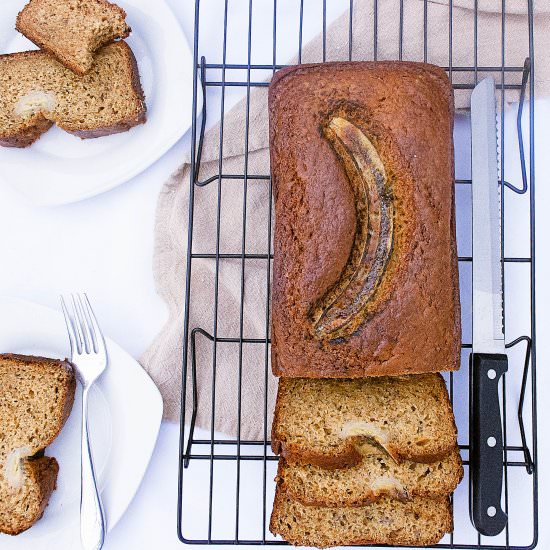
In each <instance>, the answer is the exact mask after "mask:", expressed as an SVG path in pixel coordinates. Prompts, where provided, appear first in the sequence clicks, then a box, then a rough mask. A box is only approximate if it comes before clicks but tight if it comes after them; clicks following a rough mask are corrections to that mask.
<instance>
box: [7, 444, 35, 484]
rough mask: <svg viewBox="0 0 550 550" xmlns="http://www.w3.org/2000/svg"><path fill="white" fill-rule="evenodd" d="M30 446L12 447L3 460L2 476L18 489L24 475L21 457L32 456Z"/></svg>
mask: <svg viewBox="0 0 550 550" xmlns="http://www.w3.org/2000/svg"><path fill="white" fill-rule="evenodd" d="M32 454H33V453H32V449H31V448H30V447H19V448H17V449H14V450H13V451H12V452H11V453H10V454H8V456H7V457H6V460H5V462H4V472H3V473H4V477H5V478H6V480H7V482H8V483H9V484H10V485H11V486H12V487H13V488H14V489H19V488H20V487H21V486H22V485H23V481H24V479H25V475H24V472H23V459H24V458H27V457H29V456H32Z"/></svg>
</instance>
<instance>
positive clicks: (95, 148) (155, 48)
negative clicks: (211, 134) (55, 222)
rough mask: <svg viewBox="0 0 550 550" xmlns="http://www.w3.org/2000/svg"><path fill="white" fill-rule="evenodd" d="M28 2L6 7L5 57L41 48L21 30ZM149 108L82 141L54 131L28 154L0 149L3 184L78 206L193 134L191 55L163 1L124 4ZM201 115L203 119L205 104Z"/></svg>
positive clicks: (45, 200) (1, 48)
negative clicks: (118, 130) (121, 127)
mask: <svg viewBox="0 0 550 550" xmlns="http://www.w3.org/2000/svg"><path fill="white" fill-rule="evenodd" d="M26 2H27V0H2V1H1V2H0V54H1V53H12V52H17V51H24V50H29V49H36V46H34V44H32V43H31V42H30V41H29V40H27V39H26V38H25V37H24V36H22V35H21V34H19V33H18V32H17V31H16V30H15V18H16V16H17V13H18V12H19V11H20V10H21V9H22V8H23V6H24V5H25V4H26ZM118 4H120V6H121V7H122V8H124V9H125V10H126V13H127V14H128V16H127V19H126V20H127V22H128V23H129V24H130V26H131V27H132V31H133V32H132V34H131V35H130V37H129V38H128V40H127V41H128V43H129V44H130V46H131V48H132V50H133V51H134V54H135V56H136V59H137V62H138V66H139V72H140V76H141V82H142V85H143V90H144V92H145V97H146V103H147V122H146V123H145V124H144V125H141V126H138V127H136V128H132V129H131V130H130V131H128V132H125V133H122V134H116V135H113V136H107V137H102V138H97V139H88V140H81V139H80V138H78V137H76V136H72V135H71V134H68V133H66V132H63V131H62V130H60V129H59V128H55V127H54V128H51V129H50V130H49V131H48V132H46V133H45V134H44V135H43V136H42V137H41V138H40V139H39V140H38V141H37V142H35V143H34V144H33V145H31V146H30V147H27V148H25V149H11V148H7V147H0V166H1V167H2V169H1V170H0V182H4V183H7V184H9V185H11V186H13V187H14V188H16V189H17V190H18V191H20V192H22V193H24V194H25V195H27V196H28V197H29V198H30V199H32V200H33V201H34V202H36V203H38V204H44V205H57V204H66V203H70V202H76V201H79V200H82V199H85V198H88V197H91V196H94V195H98V194H99V193H102V192H104V191H107V190H109V189H112V188H113V187H116V186H117V185H119V184H121V183H124V182H125V181H128V180H129V179H130V178H132V177H134V176H136V175H137V174H139V173H140V172H142V171H143V170H145V169H146V168H147V167H148V166H150V165H151V164H153V163H154V162H155V161H157V160H158V159H159V158H160V157H161V156H162V155H163V154H164V153H165V152H166V151H167V150H168V149H170V147H172V145H174V144H175V143H176V141H177V140H178V139H179V138H180V137H181V136H182V135H183V134H184V133H185V132H186V131H187V130H188V129H189V128H190V126H191V120H192V108H191V107H192V101H191V99H192V93H193V56H192V55H191V51H190V49H189V45H188V43H187V40H186V38H185V35H184V34H183V31H182V29H181V27H180V25H179V23H178V21H177V20H176V18H175V16H174V14H173V13H172V11H171V9H170V8H169V6H168V5H167V4H166V3H165V2H164V0H155V1H154V2H152V1H150V0H121V1H120V2H118ZM197 112H200V105H199V109H198V111H197Z"/></svg>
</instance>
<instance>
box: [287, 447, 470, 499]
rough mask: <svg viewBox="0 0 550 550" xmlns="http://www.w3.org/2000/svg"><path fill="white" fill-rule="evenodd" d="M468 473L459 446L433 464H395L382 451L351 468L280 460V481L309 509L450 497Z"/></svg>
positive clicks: (405, 462) (289, 492)
mask: <svg viewBox="0 0 550 550" xmlns="http://www.w3.org/2000/svg"><path fill="white" fill-rule="evenodd" d="M463 475H464V469H463V468H462V460H461V458H460V453H459V451H458V448H456V449H455V450H454V451H453V452H451V454H449V455H448V456H447V457H445V458H444V459H443V460H440V461H438V462H434V463H432V464H421V463H418V462H410V461H404V462H402V463H401V464H396V463H395V462H394V461H393V459H392V458H391V457H389V456H388V455H387V454H385V453H382V452H380V453H379V454H373V455H370V456H367V457H365V458H363V460H362V461H361V462H360V463H359V464H358V465H357V466H353V467H352V468H340V469H337V470H327V469H325V468H320V467H319V466H311V465H300V464H288V463H287V462H285V460H284V459H281V461H280V462H279V470H278V473H277V478H276V481H277V483H278V485H280V486H281V488H282V489H283V490H284V491H285V492H286V493H287V494H288V495H289V496H290V497H292V498H293V499H294V500H297V501H298V502H301V503H302V504H306V505H308V506H327V507H339V506H345V507H350V506H365V505H367V504H371V503H372V502H375V501H377V500H379V499H380V498H382V497H384V496H389V497H392V498H397V499H400V500H409V499H411V498H413V497H417V496H421V497H431V498H434V497H442V496H447V495H449V494H451V493H452V492H453V491H454V490H455V489H456V487H457V485H458V484H459V483H460V481H461V480H462V476H463Z"/></svg>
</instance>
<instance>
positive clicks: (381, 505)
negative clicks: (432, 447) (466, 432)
mask: <svg viewBox="0 0 550 550" xmlns="http://www.w3.org/2000/svg"><path fill="white" fill-rule="evenodd" d="M269 529H270V531H271V532H272V533H273V534H274V535H281V536H282V537H283V539H284V540H286V541H287V542H290V543H291V544H294V545H296V546H316V547H317V548H327V547H330V546H343V545H365V544H389V545H397V546H406V545H411V546H429V545H432V544H436V543H437V542H439V541H440V540H441V538H442V537H443V536H444V535H445V533H449V532H451V531H452V529H453V515H452V507H451V503H450V501H449V498H448V497H443V498H440V499H431V498H423V497H416V498H414V499H412V500H410V501H407V502H402V501H399V500H392V499H389V498H383V499H381V500H379V501H377V502H375V503H374V504H370V505H368V506H361V507H357V508H323V507H319V506H304V505H303V504H300V503H299V502H298V501H296V500H293V499H292V498H291V497H290V496H289V495H288V494H286V493H285V492H284V491H282V490H281V489H280V488H279V489H277V492H276V493H275V502H274V504H273V512H272V514H271V522H270V525H269Z"/></svg>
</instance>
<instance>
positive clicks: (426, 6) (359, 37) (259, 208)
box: [142, 0, 550, 440]
mask: <svg viewBox="0 0 550 550" xmlns="http://www.w3.org/2000/svg"><path fill="white" fill-rule="evenodd" d="M472 3H473V2H472V1H471V0H454V2H453V6H454V8H453V10H452V14H453V20H452V29H453V33H452V48H451V44H450V40H449V28H450V26H449V14H450V11H451V10H450V9H449V5H448V3H447V2H446V1H444V0H437V1H432V0H430V1H429V2H426V3H425V2H424V1H423V0H405V1H404V3H403V6H404V17H403V20H404V27H403V37H404V40H403V50H402V58H403V59H405V60H418V61H423V60H424V59H426V60H427V61H428V62H430V63H434V64H437V65H441V66H445V67H448V66H450V65H452V66H453V67H460V66H468V65H470V66H471V65H473V64H474V20H475V16H474V13H473V11H472V10H471V9H467V8H469V7H471V5H472ZM502 5H503V2H502V1H501V0H498V1H497V0H479V5H478V6H479V10H478V14H477V23H478V51H477V63H478V66H480V67H483V66H500V65H501V64H502V42H503V41H502V22H503V16H502V13H501V11H500V10H501V9H502ZM399 6H400V3H399V0H378V11H377V21H378V32H377V42H376V58H377V59H397V58H398V57H399V25H398V24H397V23H396V21H397V20H398V18H397V17H396V14H398V13H399V9H400V8H399ZM461 6H464V8H462V7H461ZM505 6H506V15H505V17H504V22H505V35H504V62H505V64H506V65H513V66H517V67H521V66H522V65H523V62H524V58H525V57H526V56H527V55H528V52H529V47H528V18H527V17H526V10H527V7H526V6H527V0H525V1H522V0H506V3H505ZM543 7H544V8H547V7H548V6H547V3H546V2H542V1H539V2H538V3H535V12H536V17H535V27H534V32H535V40H536V45H537V49H538V52H539V54H538V55H539V56H538V58H537V59H536V60H535V61H536V72H535V74H536V93H537V94H539V95H543V94H547V92H548V89H549V74H550V67H549V59H550V58H549V57H547V56H546V52H547V51H548V42H549V38H548V35H549V33H548V29H549V28H550V26H549V23H550V16H549V14H548V13H546V12H545V11H544V10H543V9H542V8H543ZM425 10H426V18H425V17H424V15H425ZM348 30H349V13H346V14H344V15H342V16H341V17H340V18H338V19H337V20H336V21H335V22H334V23H333V24H332V25H329V27H328V29H327V35H326V50H325V51H326V60H328V61H333V60H347V59H348V55H349V42H348V39H349V32H348ZM425 30H426V35H427V37H428V39H427V44H426V51H424V31H425ZM352 46H353V48H352V50H353V57H352V59H353V60H371V59H374V57H375V55H374V54H375V46H374V1H373V0H355V2H354V9H353V36H352ZM322 52H323V43H322V37H321V36H318V37H317V38H315V39H314V40H313V41H312V42H310V43H309V44H307V45H306V46H304V48H303V51H302V55H301V59H302V62H304V63H305V62H318V61H321V60H322ZM424 53H426V57H424ZM450 54H451V55H452V63H450V61H449V55H450ZM481 74H483V73H481ZM492 74H493V75H494V76H495V78H496V80H497V82H498V81H499V79H500V78H501V73H500V72H498V73H492ZM480 76H481V75H480ZM452 77H453V81H454V82H462V83H470V84H471V83H472V78H473V75H472V73H470V72H461V71H455V72H453V73H452ZM505 82H506V83H514V84H517V83H518V82H521V73H506V75H505ZM469 94H470V91H469V90H458V91H457V93H456V97H455V99H456V105H457V107H459V108H463V107H466V106H467V105H468V100H469ZM517 97H518V96H517V93H516V92H515V91H513V90H511V91H509V92H507V93H506V100H507V101H508V100H510V101H514V100H517ZM248 99H249V100H250V101H249V108H248V109H247V104H248V102H247V98H245V100H243V101H241V102H240V103H238V104H237V105H236V106H235V107H234V108H233V109H231V111H229V112H228V113H227V114H226V115H225V116H224V117H223V120H222V121H220V123H218V124H217V125H216V126H214V127H213V128H212V129H210V130H209V131H208V132H207V133H206V135H205V140H204V148H203V151H202V162H201V166H200V174H199V179H200V180H201V181H204V180H206V179H208V178H214V179H213V181H212V182H211V183H209V184H208V185H205V186H203V187H200V186H195V190H194V193H195V197H194V223H193V252H196V253H208V254H215V251H216V237H217V228H218V217H217V214H218V210H217V206H218V200H219V201H220V204H221V210H220V212H221V214H220V219H219V250H220V252H221V253H231V254H236V255H237V258H236V259H233V258H224V259H222V260H220V262H219V266H218V270H217V269H216V261H215V260H214V259H212V258H194V259H193V262H192V273H191V299H190V311H189V327H190V331H191V330H192V329H194V328H201V329H203V330H204V331H206V332H207V333H208V334H209V335H213V334H214V319H216V320H217V322H216V330H217V336H218V338H239V336H240V335H241V318H242V336H243V338H244V339H245V343H243V344H242V346H240V345H239V344H238V343H237V344H236V343H231V342H223V341H222V342H219V343H218V345H217V347H216V350H215V352H214V349H213V345H212V342H211V341H210V339H209V338H208V336H205V335H204V334H202V333H197V334H196V335H195V358H196V387H197V392H198V395H197V397H198V408H197V417H196V424H197V426H200V427H203V428H211V427H212V416H214V418H215V421H214V428H215V430H217V431H220V432H224V433H226V434H229V435H231V436H235V435H236V434H238V433H240V435H241V437H242V438H243V439H253V440H261V439H263V437H264V434H266V433H267V434H269V432H270V429H271V417H272V410H273V404H274V397H275V391H276V385H277V384H276V380H275V379H274V378H273V377H272V375H271V372H270V366H269V365H267V362H268V361H267V360H268V359H269V350H268V347H267V343H266V339H267V335H268V334H269V320H268V317H267V313H268V310H269V297H268V276H269V270H268V262H267V261H266V260H265V259H261V258H259V259H257V260H253V259H247V260H246V262H245V264H246V265H245V267H244V268H243V263H242V261H241V259H240V258H239V256H240V254H241V252H242V241H243V239H244V240H245V241H246V253H247V254H257V255H259V256H262V255H263V256H265V255H267V253H268V251H269V244H270V238H271V232H270V231H269V229H268V220H269V213H270V203H271V195H270V188H269V181H268V180H266V179H263V178H254V177H253V176H255V175H260V176H267V175H268V174H269V155H268V120H267V118H268V117H267V93H266V88H259V89H257V90H255V91H253V92H252V93H251V94H250V97H249V98H248ZM247 120H248V122H249V132H248V133H246V127H247V124H246V123H247ZM222 125H223V138H222V139H220V135H221V134H222V133H221V132H220V129H221V126H222ZM247 147H248V151H249V155H248V157H246V158H245V151H246V148H247ZM245 170H246V173H247V174H248V175H249V176H250V178H249V179H248V182H247V185H246V188H247V191H246V228H245V234H243V204H244V200H243V199H244V188H245V186H244V185H243V181H242V179H225V178H224V179H222V180H221V181H218V178H217V177H216V176H217V175H218V174H220V173H223V174H243V173H244V171H245ZM189 186H190V166H189V158H187V159H185V160H184V162H183V164H182V166H181V168H180V169H179V170H178V171H177V172H176V173H175V174H174V175H173V176H172V177H171V178H170V180H169V181H168V182H167V183H166V185H165V186H164V188H163V190H162V192H161V194H160V197H159V201H158V209H157V222H156V248H155V253H154V266H153V268H154V274H155V278H156V283H157V289H158V292H159V294H160V295H161V296H162V298H163V299H164V300H165V301H166V303H167V305H168V309H169V319H168V322H167V323H166V325H165V326H164V328H163V329H162V331H161V333H160V334H159V335H158V336H157V338H156V339H155V340H154V342H153V343H152V345H151V347H150V348H149V349H148V351H147V352H146V353H145V355H144V356H143V358H142V364H143V366H144V368H145V369H146V370H147V372H149V374H150V375H151V376H152V378H153V379H154V380H155V382H156V383H157V384H158V386H159V388H160V391H161V392H162V395H163V397H164V402H165V409H164V410H165V417H166V419H168V420H177V419H178V418H179V406H180V391H181V367H182V344H183V329H184V304H185V279H186V257H187V222H188V214H189ZM216 280H217V281H218V286H217V289H218V300H217V301H216V300H215V294H216ZM243 289H244V306H243V308H242V310H241V306H240V304H241V293H242V291H243ZM251 340H252V341H251ZM214 361H215V362H216V368H215V372H216V379H215V384H214V383H213V382H214V380H213V372H214V368H213V364H214ZM188 373H189V374H188V392H187V394H188V397H189V396H190V392H189V387H190V384H191V369H190V368H189V369H188ZM266 380H267V393H266V383H265V382H266ZM214 388H215V399H214V401H215V411H214V414H213V411H212V408H211V404H212V401H213V397H214V395H213V389H214ZM239 394H240V396H241V403H242V407H241V409H240V411H239V408H238V406H237V402H238V397H239ZM187 406H188V410H187V411H186V419H187V421H189V419H190V412H191V406H192V399H190V398H188V399H187ZM264 419H265V420H264Z"/></svg>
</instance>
